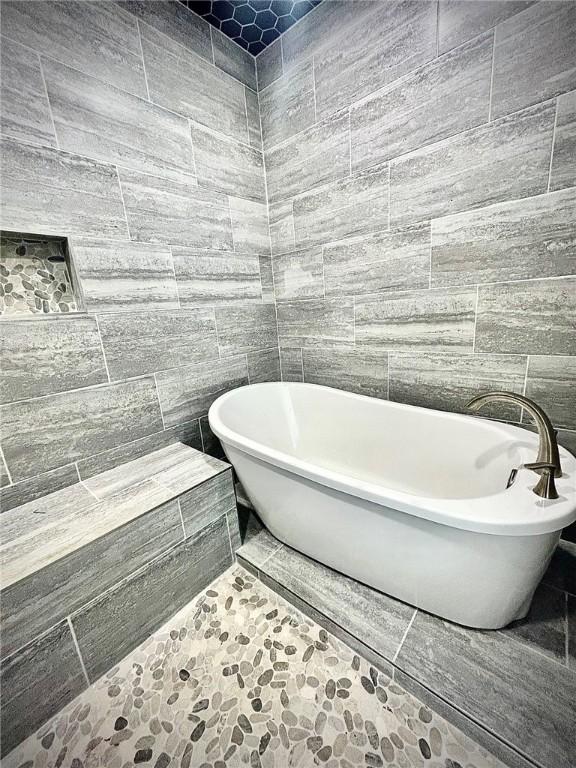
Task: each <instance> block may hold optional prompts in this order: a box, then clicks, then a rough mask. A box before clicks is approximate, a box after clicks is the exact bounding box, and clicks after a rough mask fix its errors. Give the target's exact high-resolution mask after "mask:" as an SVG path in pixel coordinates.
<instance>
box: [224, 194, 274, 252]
mask: <svg viewBox="0 0 576 768" xmlns="http://www.w3.org/2000/svg"><path fill="white" fill-rule="evenodd" d="M229 200H230V217H231V219H232V236H233V238H234V248H235V250H236V251H239V252H240V253H258V254H263V255H265V256H269V255H270V232H269V229H268V208H267V206H266V203H255V202H254V201H253V200H243V199H242V198H240V197H230V198H229Z"/></svg>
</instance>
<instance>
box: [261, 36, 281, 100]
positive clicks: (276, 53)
mask: <svg viewBox="0 0 576 768" xmlns="http://www.w3.org/2000/svg"><path fill="white" fill-rule="evenodd" d="M256 72H257V77H258V90H259V91H261V90H263V89H264V88H266V87H267V86H268V85H270V83H272V82H274V80H277V79H278V78H279V77H281V76H282V42H281V41H280V40H276V41H275V42H274V43H272V44H271V45H269V46H267V47H266V48H265V49H264V50H263V51H262V53H261V54H260V55H259V56H258V57H257V58H256Z"/></svg>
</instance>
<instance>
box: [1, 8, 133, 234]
mask: <svg viewBox="0 0 576 768" xmlns="http://www.w3.org/2000/svg"><path fill="white" fill-rule="evenodd" d="M17 5H20V3H17ZM2 152H3V156H2V160H3V162H2V210H3V225H4V227H6V228H7V229H11V230H15V231H19V232H41V233H42V234H55V235H61V234H62V233H63V232H65V233H66V234H67V235H76V234H83V235H94V236H97V237H115V238H124V237H127V234H128V230H127V227H126V218H125V216H124V209H123V207H122V198H121V195H120V185H119V184H118V176H117V173H116V169H115V168H114V167H113V166H111V165H104V164H103V163H97V162H95V161H93V160H87V159H86V158H84V157H78V156H77V155H70V154H63V153H61V152H58V150H56V149H51V148H47V147H34V146H31V145H29V144H21V143H20V142H18V141H15V140H14V139H9V138H4V139H3V140H2Z"/></svg>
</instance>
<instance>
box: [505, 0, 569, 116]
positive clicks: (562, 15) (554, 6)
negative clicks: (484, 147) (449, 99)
mask: <svg viewBox="0 0 576 768" xmlns="http://www.w3.org/2000/svg"><path fill="white" fill-rule="evenodd" d="M575 38H576V5H575V4H574V3H571V2H570V3H535V4H534V5H532V6H530V7H529V8H527V9H526V10H525V11H523V12H522V13H519V14H517V15H516V16H513V17H512V18H510V19H508V20H507V21H505V22H503V23H502V24H500V25H499V26H498V27H497V28H496V45H495V48H494V78H493V85H492V116H493V117H500V116H501V115H509V114H510V113H511V112H517V111H518V110H519V109H522V108H523V107H527V106H529V105H530V104H537V103H538V102H540V101H544V100H545V99H549V98H551V97H552V96H558V95H559V94H561V93H565V92H566V91H571V90H573V89H574V88H576V57H575V56H574V39H575Z"/></svg>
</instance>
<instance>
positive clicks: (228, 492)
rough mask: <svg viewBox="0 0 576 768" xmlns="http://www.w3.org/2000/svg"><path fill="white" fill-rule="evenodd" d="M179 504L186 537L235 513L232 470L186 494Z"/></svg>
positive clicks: (206, 481) (181, 497)
mask: <svg viewBox="0 0 576 768" xmlns="http://www.w3.org/2000/svg"><path fill="white" fill-rule="evenodd" d="M179 504H180V511H181V513H182V523H183V526H184V533H185V535H186V537H188V536H192V535H193V534H195V533H198V531H201V530H202V528H205V527H206V526H207V525H210V523H214V522H215V521H216V520H217V519H218V518H219V517H221V516H222V515H225V514H227V513H228V512H230V511H231V510H233V511H234V512H235V511H236V495H235V493H234V482H233V480H232V470H231V469H228V470H227V471H226V472H221V473H220V474H219V475H216V477H213V478H211V479H209V480H205V481H204V482H203V483H201V484H200V485H198V486H197V487H196V488H193V489H192V490H191V491H188V492H187V493H184V494H183V495H182V496H180V498H179Z"/></svg>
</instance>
